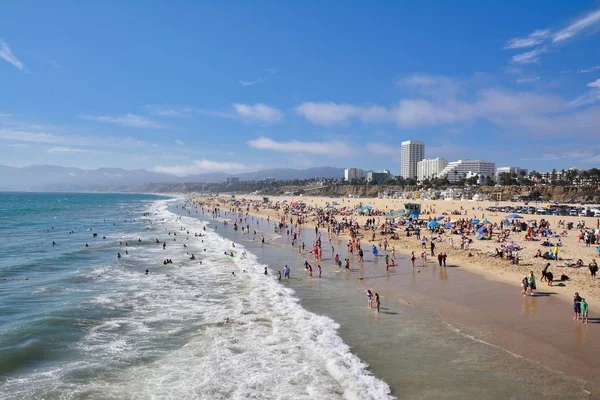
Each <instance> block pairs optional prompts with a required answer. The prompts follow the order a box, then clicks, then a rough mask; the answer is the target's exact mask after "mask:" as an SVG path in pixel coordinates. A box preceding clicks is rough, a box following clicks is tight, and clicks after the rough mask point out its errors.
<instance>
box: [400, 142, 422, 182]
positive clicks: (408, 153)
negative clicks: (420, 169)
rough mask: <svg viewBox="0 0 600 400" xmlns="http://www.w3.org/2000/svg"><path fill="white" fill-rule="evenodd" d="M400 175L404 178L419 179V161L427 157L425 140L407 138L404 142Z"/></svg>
mask: <svg viewBox="0 0 600 400" xmlns="http://www.w3.org/2000/svg"><path fill="white" fill-rule="evenodd" d="M401 157H402V159H401V161H402V163H401V165H400V167H401V168H400V175H401V176H402V177H403V178H404V179H417V163H418V162H419V161H421V160H423V159H424V158H425V142H422V141H420V140H407V141H405V142H402V154H401Z"/></svg>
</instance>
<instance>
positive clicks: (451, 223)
mask: <svg viewBox="0 0 600 400" xmlns="http://www.w3.org/2000/svg"><path fill="white" fill-rule="evenodd" d="M452 225H454V222H446V225H445V226H446V228H452Z"/></svg>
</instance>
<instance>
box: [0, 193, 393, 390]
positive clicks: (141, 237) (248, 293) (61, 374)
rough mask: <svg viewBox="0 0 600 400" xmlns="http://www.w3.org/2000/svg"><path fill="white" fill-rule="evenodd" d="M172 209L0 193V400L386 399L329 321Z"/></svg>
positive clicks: (252, 259)
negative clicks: (309, 309) (232, 254)
mask: <svg viewBox="0 0 600 400" xmlns="http://www.w3.org/2000/svg"><path fill="white" fill-rule="evenodd" d="M181 205H182V201H181V199H167V198H164V197H158V196H152V195H125V194H65V193H0V238H1V241H0V321H1V324H0V399H38V398H43V399H389V398H393V396H392V395H391V393H390V387H389V386H388V384H387V383H385V382H384V381H383V380H381V379H378V378H377V377H375V376H374V375H373V374H372V373H371V371H370V369H369V368H368V366H367V364H366V363H365V362H363V361H362V360H361V359H360V358H358V357H357V356H356V355H355V354H353V352H352V351H351V348H350V347H349V346H348V345H347V344H346V343H345V342H344V341H343V340H342V339H341V337H340V336H339V332H338V331H339V328H340V326H339V325H338V324H337V323H336V322H335V321H334V320H333V319H332V318H330V317H327V316H324V315H318V314H316V313H313V312H310V311H308V310H307V309H306V308H304V307H303V306H302V304H301V303H300V301H299V299H298V298H297V297H296V293H295V292H294V291H293V290H292V289H290V288H289V287H287V286H285V285H284V284H282V283H280V282H278V281H277V280H276V278H275V276H274V274H273V271H272V270H270V273H269V275H268V276H265V275H264V274H263V273H262V272H263V269H264V267H265V265H263V264H262V263H261V262H260V261H259V259H258V258H257V256H256V255H254V254H253V253H252V252H251V251H250V250H247V249H245V247H244V245H243V244H241V243H237V244H234V243H233V241H232V240H230V239H225V238H224V237H222V236H220V235H219V230H218V229H216V225H215V224H211V225H208V224H209V222H208V218H207V217H205V216H202V215H197V214H195V211H194V210H191V211H188V212H185V211H186V210H183V209H182V208H181ZM215 229H216V230H215ZM94 233H96V234H97V236H96V237H94V236H93V234H94ZM195 234H202V235H203V236H202V237H198V236H195ZM157 239H158V241H159V243H160V244H156V243H155V242H156V240H157ZM53 242H54V243H55V244H54V245H53ZM86 243H87V244H88V247H86ZM162 243H165V244H166V247H165V248H164V249H163V246H162ZM184 245H185V246H184ZM234 246H235V247H234ZM231 251H233V252H234V253H235V256H234V257H232V256H230V255H227V254H225V252H231ZM117 253H120V254H121V255H122V257H121V258H120V259H119V258H117ZM191 254H194V255H195V257H196V259H195V260H191V259H190V256H191ZM166 259H171V260H172V261H173V263H172V264H167V265H164V264H163V261H164V260H166ZM146 270H148V271H149V273H148V274H146V273H145V271H146ZM232 273H234V274H232Z"/></svg>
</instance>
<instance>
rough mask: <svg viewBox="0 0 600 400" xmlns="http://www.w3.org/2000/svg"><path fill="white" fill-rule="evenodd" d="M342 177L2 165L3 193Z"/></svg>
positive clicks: (338, 171)
mask: <svg viewBox="0 0 600 400" xmlns="http://www.w3.org/2000/svg"><path fill="white" fill-rule="evenodd" d="M343 176H344V170H343V169H342V168H333V167H317V168H309V169H304V170H297V169H289V168H274V169H266V170H261V171H256V172H245V173H241V174H226V173H222V172H215V173H206V174H197V175H189V176H184V177H178V176H174V175H169V174H164V173H158V172H153V171H148V170H145V169H134V170H126V169H121V168H98V169H81V168H68V167H59V166H56V165H31V166H28V167H21V168H18V167H8V166H5V165H0V190H4V191H6V190H14V191H19V190H24V191H27V190H56V191H67V190H73V191H82V190H90V191H95V190H99V191H108V190H114V191H120V190H127V189H129V188H132V187H135V186H139V185H143V184H147V183H161V184H170V183H209V182H224V181H225V180H226V179H227V178H229V177H238V178H240V179H241V180H263V179H268V178H272V179H277V180H293V179H315V178H341V177H343Z"/></svg>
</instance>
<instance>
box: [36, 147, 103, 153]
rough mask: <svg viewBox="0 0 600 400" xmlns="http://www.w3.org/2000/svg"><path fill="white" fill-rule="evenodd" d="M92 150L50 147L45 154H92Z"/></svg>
mask: <svg viewBox="0 0 600 400" xmlns="http://www.w3.org/2000/svg"><path fill="white" fill-rule="evenodd" d="M93 152H95V151H94V150H88V149H78V148H75V147H50V148H48V149H46V153H93Z"/></svg>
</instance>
